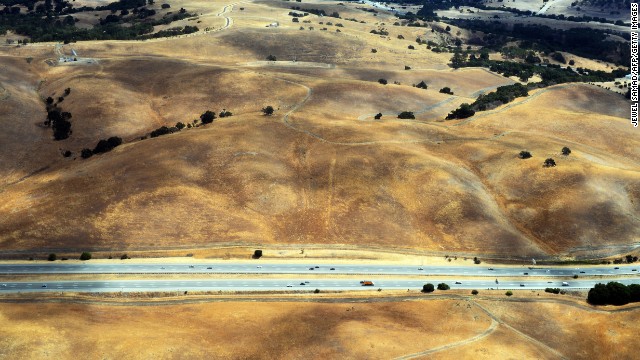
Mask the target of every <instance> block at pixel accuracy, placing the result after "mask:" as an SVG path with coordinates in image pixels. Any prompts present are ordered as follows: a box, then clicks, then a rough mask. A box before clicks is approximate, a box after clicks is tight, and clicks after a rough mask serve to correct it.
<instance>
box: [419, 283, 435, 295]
mask: <svg viewBox="0 0 640 360" xmlns="http://www.w3.org/2000/svg"><path fill="white" fill-rule="evenodd" d="M433 290H435V289H434V287H433V284H431V283H429V284H424V285H422V292H423V293H430V292H433Z"/></svg>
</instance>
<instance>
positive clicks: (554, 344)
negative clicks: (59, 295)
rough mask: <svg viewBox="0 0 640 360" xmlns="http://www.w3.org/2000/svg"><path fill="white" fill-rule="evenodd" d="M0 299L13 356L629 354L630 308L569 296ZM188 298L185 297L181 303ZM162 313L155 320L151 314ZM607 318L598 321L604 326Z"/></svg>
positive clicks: (633, 314)
mask: <svg viewBox="0 0 640 360" xmlns="http://www.w3.org/2000/svg"><path fill="white" fill-rule="evenodd" d="M255 300H260V299H259V298H256V299H254V300H253V301H251V302H242V301H238V300H237V298H235V300H227V301H221V302H212V303H200V304H188V303H187V304H183V303H181V301H180V300H177V299H176V301H175V302H173V303H171V302H170V303H168V304H165V305H158V304H155V305H154V304H152V303H151V304H150V303H145V304H146V305H147V306H135V305H136V303H132V304H126V303H124V304H119V305H105V304H56V303H26V304H15V303H14V304H11V303H5V304H2V305H1V306H0V320H2V321H3V322H5V323H9V324H11V326H4V327H2V328H0V335H1V336H0V345H2V350H1V351H2V352H1V354H3V355H7V356H9V357H12V358H70V357H74V354H77V353H78V352H82V354H83V356H84V357H88V358H118V359H140V358H149V357H154V358H164V359H183V358H203V357H215V358H219V359H298V358H302V357H304V358H308V359H338V358H339V359H363V358H367V359H396V358H397V359H412V358H425V357H428V358H434V359H452V358H459V359H471V358H474V359H497V358H498V359H592V358H593V356H594V355H595V354H598V357H599V358H601V359H633V358H635V357H636V356H635V354H636V352H635V349H634V347H633V346H626V345H625V344H628V343H630V342H631V343H633V339H634V336H635V333H636V332H637V331H636V326H635V322H637V321H638V317H639V314H640V312H639V310H638V308H637V307H636V308H633V307H628V308H626V309H619V310H617V309H616V310H610V309H607V310H601V309H593V308H591V307H588V306H584V305H580V304H576V303H575V302H574V301H563V300H557V301H553V300H550V299H546V300H547V301H545V302H529V301H526V300H527V299H524V301H522V302H521V301H518V299H513V300H512V301H505V300H504V299H497V298H485V299H479V300H476V299H468V298H464V297H459V296H458V297H456V296H453V297H452V298H450V299H438V298H431V299H425V300H420V299H416V298H413V299H408V300H411V301H399V300H394V299H393V298H392V299H387V300H386V301H381V302H378V301H375V300H373V301H372V302H371V303H361V302H348V301H347V302H344V301H341V300H339V299H327V301H326V302H308V301H304V302H300V301H297V302H296V301H291V300H290V301H286V300H285V301H273V302H270V301H262V302H257V303H256V302H254V301H255ZM187 301H188V300H187ZM158 319H162V321H158ZM603 324H607V326H606V327H605V326H603Z"/></svg>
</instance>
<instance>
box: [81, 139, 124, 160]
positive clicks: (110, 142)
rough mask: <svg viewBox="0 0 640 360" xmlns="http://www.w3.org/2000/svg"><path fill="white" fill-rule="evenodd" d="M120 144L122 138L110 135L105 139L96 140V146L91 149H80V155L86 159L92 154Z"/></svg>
mask: <svg viewBox="0 0 640 360" xmlns="http://www.w3.org/2000/svg"><path fill="white" fill-rule="evenodd" d="M120 145H122V138H120V137H118V136H112V137H110V138H108V139H106V140H100V141H98V144H96V147H95V148H94V149H93V150H91V149H87V148H84V149H82V151H81V152H80V156H81V157H82V158H83V159H88V158H90V157H92V156H93V155H98V154H102V153H105V152H109V151H111V150H113V149H114V148H116V147H118V146H120Z"/></svg>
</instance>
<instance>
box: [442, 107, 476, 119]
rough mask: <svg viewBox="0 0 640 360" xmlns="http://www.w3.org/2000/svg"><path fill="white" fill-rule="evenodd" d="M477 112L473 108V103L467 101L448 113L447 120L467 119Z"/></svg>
mask: <svg viewBox="0 0 640 360" xmlns="http://www.w3.org/2000/svg"><path fill="white" fill-rule="evenodd" d="M475 114H476V111H475V110H473V108H471V105H469V104H467V103H463V104H460V106H459V107H458V108H457V109H455V110H453V111H451V112H450V113H449V114H448V115H447V117H446V119H447V120H453V119H466V118H469V117H472V116H473V115H475Z"/></svg>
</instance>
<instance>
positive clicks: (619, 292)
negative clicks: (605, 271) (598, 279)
mask: <svg viewBox="0 0 640 360" xmlns="http://www.w3.org/2000/svg"><path fill="white" fill-rule="evenodd" d="M587 301H588V302H589V303H590V304H593V305H624V304H628V303H630V302H640V284H631V285H624V284H621V283H619V282H616V281H611V282H609V283H607V284H606V285H605V284H596V285H595V286H594V287H593V288H592V289H591V290H589V294H588V295H587Z"/></svg>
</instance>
